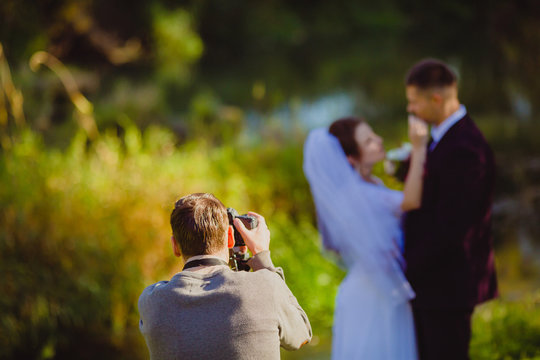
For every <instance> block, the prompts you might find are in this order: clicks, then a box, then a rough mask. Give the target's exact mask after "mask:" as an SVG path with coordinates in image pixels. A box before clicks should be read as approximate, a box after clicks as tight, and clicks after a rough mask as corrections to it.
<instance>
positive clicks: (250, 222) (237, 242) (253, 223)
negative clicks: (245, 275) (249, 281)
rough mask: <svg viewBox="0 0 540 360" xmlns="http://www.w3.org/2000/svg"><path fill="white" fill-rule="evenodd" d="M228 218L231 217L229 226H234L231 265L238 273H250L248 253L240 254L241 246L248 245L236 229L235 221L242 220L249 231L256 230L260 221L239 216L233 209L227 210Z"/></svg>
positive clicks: (247, 216)
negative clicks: (239, 271)
mask: <svg viewBox="0 0 540 360" xmlns="http://www.w3.org/2000/svg"><path fill="white" fill-rule="evenodd" d="M227 216H228V217H229V225H232V227H233V228H234V247H233V248H232V249H231V251H230V258H229V265H230V266H231V268H232V269H233V270H236V271H238V270H243V271H249V270H250V267H249V265H248V264H247V260H248V254H247V252H244V253H242V252H240V249H239V247H240V246H246V243H245V242H244V239H243V238H242V235H240V233H239V232H238V230H237V229H236V226H234V219H236V218H238V219H240V221H242V223H243V224H244V226H245V227H246V228H247V229H248V230H251V229H255V228H256V227H257V226H259V220H257V218H256V217H254V216H251V215H248V214H244V215H240V214H238V211H236V210H235V209H233V208H227Z"/></svg>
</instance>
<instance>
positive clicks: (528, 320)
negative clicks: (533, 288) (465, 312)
mask: <svg viewBox="0 0 540 360" xmlns="http://www.w3.org/2000/svg"><path fill="white" fill-rule="evenodd" d="M470 355H471V358H472V359H474V360H484V359H485V360H507V359H527V360H533V359H534V360H538V359H540V292H538V291H537V292H536V293H535V294H531V295H530V296H528V297H527V298H526V299H524V300H522V301H520V302H514V301H503V300H496V301H493V302H491V303H488V304H486V305H483V306H482V307H480V308H478V309H477V311H476V313H475V316H474V319H473V338H472V341H471V352H470Z"/></svg>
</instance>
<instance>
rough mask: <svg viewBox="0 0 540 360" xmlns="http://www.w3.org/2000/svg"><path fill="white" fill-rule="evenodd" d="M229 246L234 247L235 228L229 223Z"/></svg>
mask: <svg viewBox="0 0 540 360" xmlns="http://www.w3.org/2000/svg"><path fill="white" fill-rule="evenodd" d="M227 247H228V248H229V249H232V248H233V247H234V229H233V227H232V225H229V228H228V229H227Z"/></svg>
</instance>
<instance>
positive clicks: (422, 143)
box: [401, 115, 428, 211]
mask: <svg viewBox="0 0 540 360" xmlns="http://www.w3.org/2000/svg"><path fill="white" fill-rule="evenodd" d="M427 134H428V131H427V124H426V123H425V122H424V121H422V120H420V119H418V118H417V117H415V116H413V115H409V140H410V142H411V144H412V151H411V163H410V167H409V172H408V173H407V178H406V179H405V186H404V188H403V202H402V203H401V210H403V211H410V210H415V209H418V208H419V207H420V205H421V204H422V185H423V177H424V163H425V161H426V152H427V147H426V145H427V138H428V136H427Z"/></svg>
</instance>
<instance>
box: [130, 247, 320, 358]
mask: <svg viewBox="0 0 540 360" xmlns="http://www.w3.org/2000/svg"><path fill="white" fill-rule="evenodd" d="M250 266H251V267H252V268H253V270H254V272H245V271H240V272H235V271H232V270H231V269H229V268H228V267H227V266H224V265H218V266H214V268H215V270H213V271H211V272H209V273H204V274H203V273H197V271H182V272H180V273H177V274H176V275H174V276H173V277H172V278H171V280H170V281H160V282H158V283H156V284H153V285H151V286H149V287H147V288H146V289H145V290H144V291H143V293H142V294H141V296H140V298H139V313H140V323H139V327H140V331H141V333H142V334H143V336H144V338H145V340H146V344H147V345H148V349H149V352H150V358H151V359H153V360H161V359H258V360H264V359H279V358H280V351H279V347H280V345H281V346H282V347H284V348H285V349H288V350H293V349H298V348H300V347H301V346H302V345H303V344H304V343H306V342H308V341H309V340H310V339H311V326H310V324H309V320H308V318H307V316H306V314H305V312H304V311H303V310H302V308H301V307H300V305H299V304H298V302H297V300H296V298H295V297H294V295H293V294H292V293H291V291H290V290H289V288H288V287H287V285H286V284H285V281H284V276H283V270H282V269H281V268H275V267H274V265H273V264H272V260H271V259H270V252H269V251H263V252H261V253H259V254H257V255H255V256H254V257H253V258H252V259H251V260H250Z"/></svg>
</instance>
